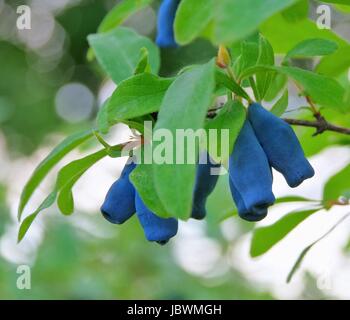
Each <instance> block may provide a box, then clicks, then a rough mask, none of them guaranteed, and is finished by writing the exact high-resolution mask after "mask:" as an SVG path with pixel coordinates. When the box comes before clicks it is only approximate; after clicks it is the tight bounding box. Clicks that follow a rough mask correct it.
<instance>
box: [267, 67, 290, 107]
mask: <svg viewBox="0 0 350 320" xmlns="http://www.w3.org/2000/svg"><path fill="white" fill-rule="evenodd" d="M287 83H288V77H287V76H286V75H285V74H280V73H275V75H274V76H273V79H272V82H271V85H270V88H269V90H268V91H267V92H266V95H265V98H264V100H265V101H272V100H274V99H275V98H276V97H277V96H278V94H279V93H280V92H281V91H282V90H283V89H284V88H285V87H286V86H287Z"/></svg>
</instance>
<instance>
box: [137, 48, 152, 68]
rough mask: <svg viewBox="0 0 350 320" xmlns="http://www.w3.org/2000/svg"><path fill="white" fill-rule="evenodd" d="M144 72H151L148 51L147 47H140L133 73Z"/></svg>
mask: <svg viewBox="0 0 350 320" xmlns="http://www.w3.org/2000/svg"><path fill="white" fill-rule="evenodd" d="M144 72H149V73H151V72H152V70H151V65H150V64H149V52H148V50H147V48H144V47H143V48H141V50H140V58H139V62H138V63H137V66H136V68H135V71H134V74H140V73H144Z"/></svg>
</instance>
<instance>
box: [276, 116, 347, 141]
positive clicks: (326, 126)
mask: <svg viewBox="0 0 350 320" xmlns="http://www.w3.org/2000/svg"><path fill="white" fill-rule="evenodd" d="M283 120H284V121H286V122H287V123H289V124H290V125H294V126H303V127H311V128H316V130H317V131H316V133H315V134H314V136H316V135H319V134H321V133H323V132H325V131H333V132H338V133H342V134H346V135H350V129H348V128H344V127H339V126H336V125H334V124H331V123H329V122H328V121H327V120H326V119H325V118H323V117H322V116H320V117H319V119H318V120H316V121H307V120H297V119H286V118H285V119H283Z"/></svg>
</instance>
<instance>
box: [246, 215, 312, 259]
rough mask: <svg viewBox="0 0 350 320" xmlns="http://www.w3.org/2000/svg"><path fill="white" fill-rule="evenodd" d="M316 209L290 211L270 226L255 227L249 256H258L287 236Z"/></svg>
mask: <svg viewBox="0 0 350 320" xmlns="http://www.w3.org/2000/svg"><path fill="white" fill-rule="evenodd" d="M318 210H319V208H318V209H312V210H306V211H299V212H292V213H289V214H287V215H286V216H284V217H283V218H281V219H280V220H278V221H277V222H276V223H274V224H272V225H270V226H267V227H261V228H257V229H256V230H255V231H254V234H253V238H252V241H251V244H250V256H251V257H258V256H261V255H262V254H264V253H266V252H267V251H269V250H270V249H271V248H272V247H273V246H274V245H275V244H276V243H278V242H279V241H281V240H282V239H283V238H284V237H285V236H287V235H288V234H289V233H290V232H291V231H292V230H293V229H295V228H296V227H297V226H298V225H299V224H300V223H301V222H303V221H304V220H305V219H307V218H308V217H309V216H310V215H312V214H314V213H315V212H317V211H318Z"/></svg>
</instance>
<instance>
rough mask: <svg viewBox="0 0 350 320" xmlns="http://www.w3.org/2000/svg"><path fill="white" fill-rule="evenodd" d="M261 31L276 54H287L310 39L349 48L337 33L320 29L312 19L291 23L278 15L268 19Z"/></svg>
mask: <svg viewBox="0 0 350 320" xmlns="http://www.w3.org/2000/svg"><path fill="white" fill-rule="evenodd" d="M291 30H293V32H291ZM260 31H261V33H262V34H263V35H264V36H265V37H266V38H267V39H268V40H269V41H270V43H271V45H272V47H273V49H274V51H275V53H276V54H286V53H287V52H288V51H289V50H291V49H292V48H293V47H295V46H296V45H298V43H300V42H302V41H304V40H308V39H327V40H332V41H334V42H336V43H337V44H338V46H339V47H340V48H342V47H348V46H349V44H348V42H346V41H345V40H344V39H343V38H341V37H339V36H338V35H337V34H336V33H335V32H333V31H332V30H326V29H319V28H318V27H317V24H316V23H315V22H314V21H312V20H310V19H303V20H300V21H298V22H296V23H290V22H288V21H287V20H286V19H284V18H283V16H282V14H276V15H274V16H273V17H271V18H270V19H268V20H267V21H266V22H265V23H264V24H263V25H262V26H261V27H260ZM286 35H288V37H286Z"/></svg>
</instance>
